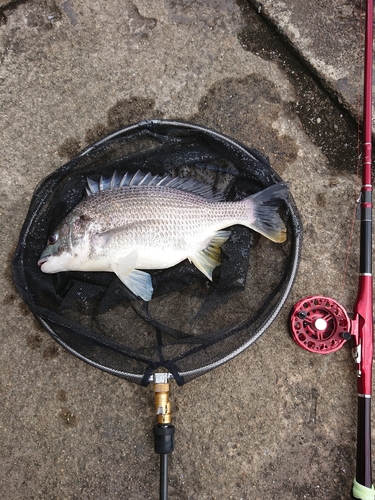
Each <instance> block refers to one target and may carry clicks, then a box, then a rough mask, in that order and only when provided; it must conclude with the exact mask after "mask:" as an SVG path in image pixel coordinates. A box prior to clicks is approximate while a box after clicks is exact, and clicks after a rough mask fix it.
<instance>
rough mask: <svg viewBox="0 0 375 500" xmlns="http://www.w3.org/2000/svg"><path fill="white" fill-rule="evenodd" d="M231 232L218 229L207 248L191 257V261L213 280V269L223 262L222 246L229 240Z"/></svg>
mask: <svg viewBox="0 0 375 500" xmlns="http://www.w3.org/2000/svg"><path fill="white" fill-rule="evenodd" d="M230 234H231V233H230V231H218V232H217V233H215V234H214V236H213V237H212V239H211V241H210V243H209V244H208V246H207V247H206V248H204V249H203V250H201V251H200V252H198V253H197V254H195V255H194V256H191V257H189V260H190V262H193V264H194V265H195V267H197V268H198V269H199V270H200V271H201V272H202V273H203V274H204V275H205V276H207V278H208V279H209V280H211V281H212V272H213V270H214V269H215V267H217V266H219V265H220V264H221V258H220V257H221V251H220V247H221V246H222V245H223V243H225V242H226V241H227V239H228V238H229V236H230Z"/></svg>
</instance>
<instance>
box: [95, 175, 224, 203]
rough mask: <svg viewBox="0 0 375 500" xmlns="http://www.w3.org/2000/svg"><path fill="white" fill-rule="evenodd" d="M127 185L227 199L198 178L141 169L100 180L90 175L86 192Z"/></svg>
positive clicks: (210, 198) (97, 191) (219, 199)
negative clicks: (156, 173) (161, 188)
mask: <svg viewBox="0 0 375 500" xmlns="http://www.w3.org/2000/svg"><path fill="white" fill-rule="evenodd" d="M126 186H132V187H134V186H139V187H144V186H165V187H169V188H174V189H180V190H181V191H187V192H189V193H194V194H197V195H200V196H203V197H205V198H208V199H209V200H212V201H225V197H224V195H223V193H214V192H213V190H212V188H211V187H210V186H208V185H207V184H204V183H203V182H201V181H198V180H197V179H191V178H190V179H183V178H181V177H171V176H170V175H165V176H161V175H152V173H151V172H148V173H147V174H144V173H143V172H141V171H140V170H138V171H137V172H136V173H135V174H131V173H129V172H126V173H125V174H124V175H121V174H119V173H118V172H117V171H115V172H114V173H113V175H112V176H111V177H103V176H101V177H100V179H99V181H94V180H93V179H90V178H89V177H88V178H87V186H86V194H87V196H91V195H93V194H96V193H99V192H100V191H107V190H109V189H119V188H122V187H126Z"/></svg>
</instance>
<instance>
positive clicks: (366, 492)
mask: <svg viewBox="0 0 375 500" xmlns="http://www.w3.org/2000/svg"><path fill="white" fill-rule="evenodd" d="M372 45H373V0H367V2H366V28H365V62H364V96H363V141H362V188H361V197H360V208H361V227H360V265H359V281H358V294H357V298H356V301H355V304H354V307H353V319H352V320H350V319H349V316H348V314H347V313H346V311H345V309H344V308H343V307H342V306H341V305H340V304H338V303H337V302H336V301H335V300H333V299H330V298H327V297H321V296H314V297H307V298H305V299H303V300H301V301H300V302H298V303H297V304H296V305H295V306H294V308H293V311H292V314H291V330H292V335H293V338H294V340H295V341H296V342H297V343H298V344H299V345H300V346H301V347H303V348H304V349H307V350H309V351H311V352H317V353H320V354H328V353H330V352H333V351H336V350H337V349H339V348H340V347H342V345H343V344H344V343H345V342H346V341H347V340H349V339H352V340H353V342H354V348H353V360H354V362H355V366H356V372H357V377H358V378H357V391H358V420H357V459H356V475H355V479H354V482H353V488H352V495H353V497H354V498H356V499H360V500H374V499H375V491H374V487H373V484H372V458H371V393H372V359H373V350H374V347H373V344H374V338H373V302H372V301H373V280H372V160H371V154H372V144H371V139H372V52H373V49H372Z"/></svg>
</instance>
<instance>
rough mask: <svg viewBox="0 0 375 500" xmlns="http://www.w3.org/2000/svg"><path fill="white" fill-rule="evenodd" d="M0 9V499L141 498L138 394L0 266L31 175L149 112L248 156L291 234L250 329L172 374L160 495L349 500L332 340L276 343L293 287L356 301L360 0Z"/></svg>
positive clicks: (145, 446)
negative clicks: (77, 351)
mask: <svg viewBox="0 0 375 500" xmlns="http://www.w3.org/2000/svg"><path fill="white" fill-rule="evenodd" d="M6 4H8V5H6ZM2 5H3V10H2V13H1V17H0V33H1V52H0V54H1V56H0V60H1V74H0V78H1V84H2V91H1V98H0V99H1V105H0V113H1V143H0V157H1V167H0V168H1V179H2V180H1V183H0V189H1V196H0V200H1V233H2V237H1V242H0V252H1V253H0V255H1V274H0V280H1V281H0V283H1V305H0V307H1V315H0V317H1V322H0V325H1V351H0V357H1V365H0V366H1V394H2V404H1V410H0V414H1V420H0V428H1V441H0V442H1V448H0V457H1V476H2V479H1V481H0V497H1V498H4V499H7V500H21V499H22V500H23V499H25V500H26V499H27V500H31V499H43V500H47V499H48V500H52V499H56V500H68V499H80V500H81V499H82V500H85V499H96V500H97V499H103V500H106V499H120V498H121V499H124V498H126V499H131V500H138V499H156V498H158V487H159V480H158V457H157V456H156V455H155V453H154V451H153V437H152V428H153V425H154V423H155V417H154V410H153V403H152V399H153V394H152V389H151V388H149V389H145V388H142V387H139V386H137V385H134V384H131V383H130V382H127V381H124V380H121V379H118V378H116V377H114V376H111V375H108V374H106V373H104V372H101V371H99V370H96V369H95V368H93V367H91V366H89V365H86V364H85V363H83V362H82V361H80V360H79V359H76V358H75V357H73V356H72V355H71V354H69V353H67V352H65V351H64V350H63V349H62V348H61V347H59V346H58V345H57V344H56V343H55V342H54V341H53V340H52V339H51V338H50V337H49V335H48V334H47V333H46V332H45V331H43V330H42V329H41V328H40V326H38V324H37V323H36V321H35V320H34V319H33V316H32V315H31V313H30V312H29V310H28V309H27V308H26V307H25V306H24V304H23V302H22V301H21V299H20V298H19V296H18V295H17V293H16V292H15V289H14V286H13V284H12V280H11V276H10V271H9V266H10V260H11V258H12V255H13V253H14V249H15V246H16V243H17V240H18V237H19V232H20V229H21V226H22V223H23V221H24V218H25V216H26V213H27V209H28V205H29V202H30V199H31V197H32V193H33V190H34V188H35V187H36V185H37V184H38V182H39V181H40V180H42V179H43V178H44V177H45V176H46V175H47V174H49V173H50V172H52V171H53V170H55V169H56V168H58V167H59V166H61V165H63V164H64V162H66V161H67V160H68V159H69V158H71V157H72V156H74V155H75V154H76V153H77V152H78V151H80V150H81V149H82V148H83V147H84V146H86V145H88V144H89V143H91V142H93V141H94V140H96V139H98V138H100V137H103V136H104V135H105V134H107V133H108V132H109V131H112V130H115V129H117V128H119V127H120V126H124V125H127V124H129V123H134V122H137V121H140V120H143V119H147V118H152V117H155V118H179V119H184V120H189V121H193V122H195V123H198V124H203V125H206V126H209V127H212V128H214V129H215V130H218V131H220V132H223V133H225V134H228V135H230V136H232V137H233V138H235V139H238V140H240V141H242V142H244V143H245V144H247V145H249V146H255V147H257V148H258V149H260V150H261V151H263V152H264V153H265V154H266V155H268V156H269V158H270V161H271V164H272V165H273V167H274V168H275V170H276V171H277V172H278V173H279V174H280V175H281V176H282V177H283V179H284V180H285V181H287V182H288V183H289V184H290V189H291V191H292V193H293V196H294V198H295V200H296V202H297V206H298V208H299V210H300V213H301V216H302V219H303V222H304V228H305V238H304V247H303V255H302V261H301V265H300V271H299V274H298V278H297V281H296V283H295V286H294V288H293V290H292V293H291V294H290V297H289V299H288V301H287V304H286V306H285V307H284V308H283V310H282V312H281V314H280V315H279V316H278V318H277V319H276V321H275V322H274V323H273V324H272V326H271V327H270V328H269V330H267V332H266V333H265V334H264V335H263V336H262V337H261V338H260V339H259V340H258V341H257V342H256V343H255V344H254V345H253V346H252V347H250V348H249V349H248V350H247V351H245V352H244V353H242V354H241V355H240V356H238V357H237V358H235V359H234V360H232V361H231V362H229V363H227V364H226V365H223V366H222V367H220V368H218V369H217V370H216V371H213V372H211V373H208V374H206V375H204V376H202V377H200V378H198V379H196V380H194V381H192V382H190V383H188V384H186V385H185V386H183V387H182V388H179V387H177V386H176V385H175V384H174V385H173V386H172V396H171V397H172V404H173V408H174V414H173V423H174V425H175V427H176V448H175V451H174V452H173V454H172V455H171V458H170V474H169V480H170V498H172V499H179V500H182V499H186V500H195V499H200V500H206V499H207V500H208V499H210V500H213V499H218V500H221V499H237V500H240V499H250V500H261V499H262V500H263V499H282V500H291V499H298V500H302V499H322V500H323V499H324V500H327V499H330V500H339V499H346V498H349V491H350V487H351V483H352V480H353V477H354V473H355V440H356V379H355V374H354V370H353V366H352V362H351V355H350V349H349V347H348V346H345V347H344V348H343V349H341V350H340V351H338V352H336V353H334V354H331V355H329V356H318V355H314V354H310V353H308V352H306V351H304V350H302V349H300V348H299V347H298V346H296V345H295V344H294V342H293V341H292V339H291V337H290V335H289V332H288V327H287V318H288V314H289V311H290V308H291V307H292V305H293V304H294V303H295V302H296V301H297V300H299V299H300V298H302V297H305V296H307V295H312V294H323V295H328V296H332V297H334V298H336V299H338V300H340V301H341V303H342V304H343V305H344V306H345V307H347V308H348V310H350V309H351V307H352V305H353V303H354V299H355V295H356V289H357V268H358V238H357V236H358V234H357V231H358V228H357V227H356V224H355V223H354V237H353V241H352V244H351V245H350V234H351V228H352V226H353V216H354V212H355V200H356V197H357V195H358V185H359V182H358V179H357V177H356V168H357V161H356V158H357V156H358V150H357V149H356V145H357V128H356V125H355V123H354V122H355V119H356V118H357V116H358V94H359V93H360V92H361V90H362V89H361V86H360V82H361V77H362V72H363V56H362V45H361V43H362V40H363V38H362V35H363V31H362V34H361V33H360V19H361V18H362V17H363V15H362V14H361V11H360V5H359V2H357V1H354V0H332V1H331V2H323V1H319V2H307V1H306V2H298V1H296V0H285V1H279V0H276V1H275V0H262V2H261V3H260V2H258V1H257V0H252V1H250V2H246V1H245V0H238V1H237V2H235V1H234V0H209V1H208V0H195V1H190V2H189V1H187V0H177V1H172V0H165V1H164V2H158V1H153V0H147V1H146V0H132V1H128V2H124V1H121V0H107V1H105V2H100V1H98V0H91V1H88V0H40V1H39V0H34V1H27V0H22V1H19V2H13V3H10V4H9V2H7V1H6V0H2ZM347 256H348V257H347Z"/></svg>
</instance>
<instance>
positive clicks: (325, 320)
mask: <svg viewBox="0 0 375 500" xmlns="http://www.w3.org/2000/svg"><path fill="white" fill-rule="evenodd" d="M290 326H291V332H292V337H293V340H294V341H295V342H296V343H297V344H298V345H299V346H300V347H302V348H303V349H306V350H307V351H310V352H315V353H319V354H329V353H331V352H334V351H337V350H338V349H340V348H341V347H342V346H343V344H344V343H345V342H346V341H347V340H349V339H350V338H351V333H350V330H351V320H350V319H349V316H348V314H347V312H346V311H345V309H344V308H343V307H342V306H341V305H340V304H339V303H338V302H336V301H335V300H333V299H331V298H327V297H321V296H319V295H314V296H312V297H306V298H305V299H302V300H300V301H299V302H298V303H297V304H295V306H294V308H293V310H292V313H291V316H290Z"/></svg>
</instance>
